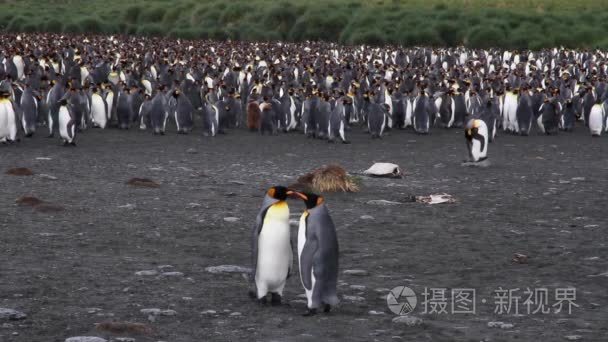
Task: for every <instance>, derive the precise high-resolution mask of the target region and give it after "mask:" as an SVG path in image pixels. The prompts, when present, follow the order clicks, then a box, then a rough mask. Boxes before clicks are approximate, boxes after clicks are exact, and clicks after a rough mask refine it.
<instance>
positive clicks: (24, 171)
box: [6, 167, 34, 176]
mask: <svg viewBox="0 0 608 342" xmlns="http://www.w3.org/2000/svg"><path fill="white" fill-rule="evenodd" d="M6 174H7V175H11V176H31V175H33V174H34V172H33V171H32V170H30V169H28V168H27V167H15V168H12V169H9V170H8V171H6Z"/></svg>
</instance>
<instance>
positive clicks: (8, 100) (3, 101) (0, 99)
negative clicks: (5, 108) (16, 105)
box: [0, 97, 11, 103]
mask: <svg viewBox="0 0 608 342" xmlns="http://www.w3.org/2000/svg"><path fill="white" fill-rule="evenodd" d="M7 102H11V100H10V99H9V98H8V97H3V98H0V103H7Z"/></svg>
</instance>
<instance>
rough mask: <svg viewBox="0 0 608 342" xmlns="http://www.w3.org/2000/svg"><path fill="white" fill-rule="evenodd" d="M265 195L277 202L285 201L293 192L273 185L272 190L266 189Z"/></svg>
mask: <svg viewBox="0 0 608 342" xmlns="http://www.w3.org/2000/svg"><path fill="white" fill-rule="evenodd" d="M266 194H267V195H268V196H270V197H272V198H274V199H277V200H279V201H285V200H286V199H287V197H288V196H291V195H293V194H294V192H293V190H290V189H288V188H286V187H284V186H281V185H275V186H273V187H272V188H270V189H268V191H267V192H266Z"/></svg>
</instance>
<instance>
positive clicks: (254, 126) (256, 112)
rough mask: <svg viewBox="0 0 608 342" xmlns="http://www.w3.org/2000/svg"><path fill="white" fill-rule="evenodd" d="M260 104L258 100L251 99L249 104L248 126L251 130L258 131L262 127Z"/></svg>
mask: <svg viewBox="0 0 608 342" xmlns="http://www.w3.org/2000/svg"><path fill="white" fill-rule="evenodd" d="M261 115H262V112H261V111H260V105H259V104H258V103H257V102H256V101H251V102H249V103H248V104H247V128H249V130H250V131H257V130H258V129H260V116H261Z"/></svg>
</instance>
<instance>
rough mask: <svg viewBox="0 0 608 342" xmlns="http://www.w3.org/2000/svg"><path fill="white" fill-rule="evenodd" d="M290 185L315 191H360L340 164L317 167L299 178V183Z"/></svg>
mask: <svg viewBox="0 0 608 342" xmlns="http://www.w3.org/2000/svg"><path fill="white" fill-rule="evenodd" d="M290 187H291V188H294V189H298V190H306V191H313V192H357V191H359V186H358V185H357V184H356V183H355V182H354V181H353V180H352V177H350V176H349V175H348V174H347V173H346V170H344V168H342V167H341V166H339V165H328V166H323V167H320V168H318V169H315V170H313V171H312V172H310V173H307V174H305V175H303V176H302V177H300V178H298V181H297V183H296V184H293V185H292V186H290Z"/></svg>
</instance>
